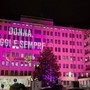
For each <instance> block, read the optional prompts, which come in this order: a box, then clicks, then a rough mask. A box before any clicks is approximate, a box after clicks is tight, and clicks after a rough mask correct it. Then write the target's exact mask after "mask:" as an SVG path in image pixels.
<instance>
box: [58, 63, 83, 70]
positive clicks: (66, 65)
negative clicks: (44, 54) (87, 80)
mask: <svg viewBox="0 0 90 90" xmlns="http://www.w3.org/2000/svg"><path fill="white" fill-rule="evenodd" d="M76 66H77V65H76V64H70V65H69V64H63V65H62V67H63V68H67V69H68V68H71V69H76ZM59 67H60V68H62V67H61V64H60V63H59ZM78 69H83V65H78Z"/></svg>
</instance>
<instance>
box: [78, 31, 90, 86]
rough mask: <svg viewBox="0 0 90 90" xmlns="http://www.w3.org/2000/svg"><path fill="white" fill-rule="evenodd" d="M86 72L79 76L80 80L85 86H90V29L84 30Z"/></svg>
mask: <svg viewBox="0 0 90 90" xmlns="http://www.w3.org/2000/svg"><path fill="white" fill-rule="evenodd" d="M84 60H85V73H84V75H83V76H79V82H80V84H81V85H83V86H84V87H90V30H85V31H84Z"/></svg>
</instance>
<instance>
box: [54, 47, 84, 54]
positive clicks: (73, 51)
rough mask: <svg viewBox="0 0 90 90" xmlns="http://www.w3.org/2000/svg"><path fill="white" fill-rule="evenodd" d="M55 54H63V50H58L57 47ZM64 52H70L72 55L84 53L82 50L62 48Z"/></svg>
mask: <svg viewBox="0 0 90 90" xmlns="http://www.w3.org/2000/svg"><path fill="white" fill-rule="evenodd" d="M55 52H61V48H57V47H55ZM62 52H66V53H68V52H70V53H81V54H82V53H83V51H82V49H77V50H76V49H71V48H70V49H68V48H62Z"/></svg>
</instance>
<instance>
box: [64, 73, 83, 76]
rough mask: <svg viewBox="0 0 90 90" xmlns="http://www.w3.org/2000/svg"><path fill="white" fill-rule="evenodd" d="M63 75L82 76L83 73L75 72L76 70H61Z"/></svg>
mask: <svg viewBox="0 0 90 90" xmlns="http://www.w3.org/2000/svg"><path fill="white" fill-rule="evenodd" d="M63 76H64V77H77V76H83V73H80V72H79V73H76V72H74V73H73V72H63Z"/></svg>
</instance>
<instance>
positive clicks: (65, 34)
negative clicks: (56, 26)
mask: <svg viewBox="0 0 90 90" xmlns="http://www.w3.org/2000/svg"><path fill="white" fill-rule="evenodd" d="M1 29H2V26H1V25H0V30H1ZM7 29H8V27H7V26H4V30H7ZM34 33H35V34H39V35H41V34H42V33H41V30H34ZM43 35H48V36H49V35H50V36H53V35H54V36H60V32H55V33H54V34H53V32H52V31H43ZM62 37H69V38H75V34H72V33H69V34H68V33H62ZM76 38H80V39H81V38H82V35H81V34H76Z"/></svg>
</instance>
